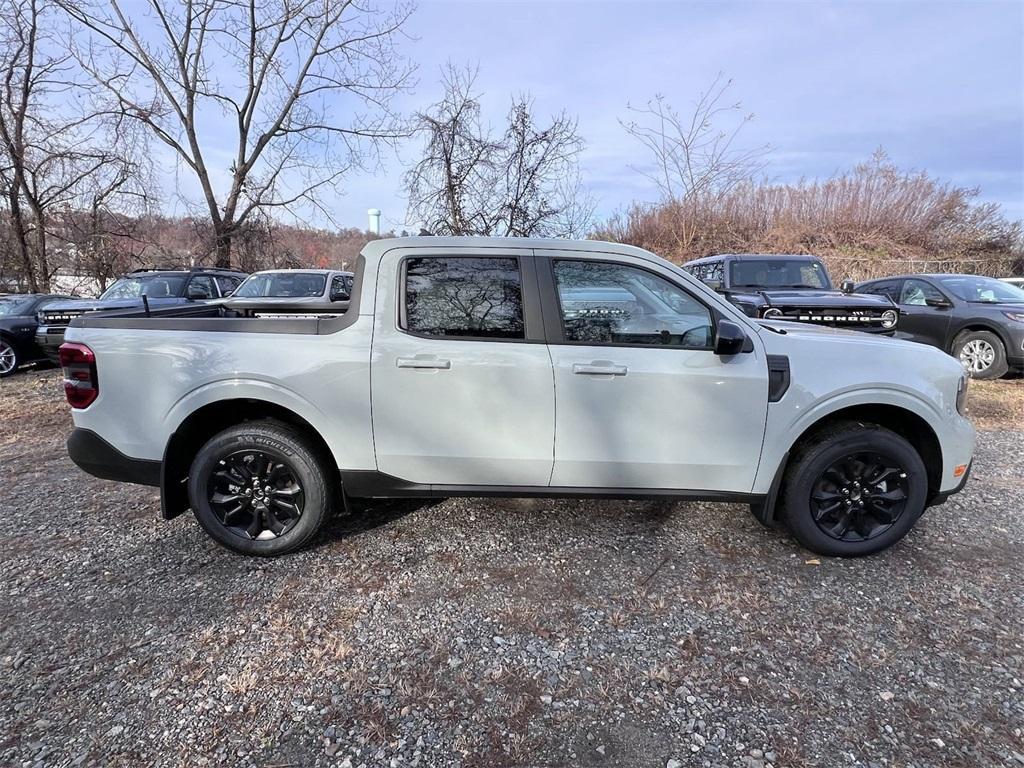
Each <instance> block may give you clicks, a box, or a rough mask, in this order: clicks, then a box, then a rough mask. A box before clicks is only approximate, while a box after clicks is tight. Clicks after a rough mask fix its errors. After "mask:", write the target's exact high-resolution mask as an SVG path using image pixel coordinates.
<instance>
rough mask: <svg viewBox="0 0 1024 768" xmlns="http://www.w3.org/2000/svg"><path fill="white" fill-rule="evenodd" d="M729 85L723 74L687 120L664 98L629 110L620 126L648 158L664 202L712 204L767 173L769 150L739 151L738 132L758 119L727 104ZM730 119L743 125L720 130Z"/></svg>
mask: <svg viewBox="0 0 1024 768" xmlns="http://www.w3.org/2000/svg"><path fill="white" fill-rule="evenodd" d="M731 85H732V80H726V79H724V78H723V76H722V74H721V73H719V74H718V75H717V76H716V77H715V79H714V80H713V81H712V83H711V86H710V87H709V88H708V89H707V90H706V91H704V92H703V93H701V94H700V97H699V98H698V99H697V102H696V104H695V105H694V108H693V112H692V113H690V114H688V115H680V114H679V113H678V112H676V110H675V109H673V107H672V106H671V105H670V104H669V103H668V102H667V101H666V100H665V97H664V96H661V95H657V96H655V97H654V98H653V99H652V100H651V101H649V102H648V103H647V104H646V106H644V107H631V106H628V105H627V108H628V109H629V111H630V112H632V113H633V115H634V118H633V119H631V120H620V121H619V122H620V124H621V125H622V127H623V128H625V129H626V132H627V133H628V134H629V135H630V136H632V137H633V138H635V139H637V140H638V141H639V142H640V143H641V144H643V145H644V147H645V148H646V149H647V150H648V152H649V153H650V156H651V159H652V160H653V162H654V170H653V171H642V172H643V173H644V174H645V175H646V176H647V177H648V178H650V179H651V180H652V181H653V182H654V183H655V184H657V186H658V189H659V191H660V192H661V195H662V201H661V202H669V203H684V202H689V201H698V200H713V199H714V198H717V197H721V196H723V195H726V194H728V193H729V192H730V191H731V190H733V189H734V188H735V187H736V186H738V185H739V184H742V183H744V182H747V181H749V180H750V179H752V178H753V177H755V176H757V175H758V174H760V173H761V171H763V170H764V168H765V167H766V164H767V162H766V155H767V153H768V150H769V148H768V146H767V145H761V146H757V147H754V148H747V149H743V148H740V147H738V146H737V145H736V138H737V136H738V135H739V133H740V131H742V130H743V128H744V126H746V125H747V124H748V123H750V121H752V120H753V119H754V116H753V114H749V113H748V114H743V112H742V105H741V104H740V103H739V102H728V101H726V96H727V91H728V90H729V88H730V86H731ZM730 115H739V119H738V120H736V121H734V124H733V125H731V126H729V127H722V123H723V122H725V121H728V120H729V118H730Z"/></svg>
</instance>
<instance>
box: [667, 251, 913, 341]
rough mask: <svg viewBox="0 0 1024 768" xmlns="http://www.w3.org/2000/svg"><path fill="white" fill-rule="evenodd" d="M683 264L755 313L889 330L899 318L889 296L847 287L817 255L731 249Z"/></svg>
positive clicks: (849, 284)
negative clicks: (839, 286)
mask: <svg viewBox="0 0 1024 768" xmlns="http://www.w3.org/2000/svg"><path fill="white" fill-rule="evenodd" d="M683 269H685V270H687V271H688V272H690V273H691V274H692V275H694V276H695V277H697V278H698V279H700V280H702V281H704V283H706V284H707V285H708V286H709V287H711V288H713V289H714V290H716V291H718V292H719V293H722V294H723V295H724V296H725V297H726V298H727V299H729V301H731V302H732V303H733V304H735V305H736V306H737V307H739V308H740V309H742V310H743V312H744V313H745V314H747V315H749V316H750V317H756V318H761V319H764V320H790V321H795V322H804V323H814V324H816V325H828V326H832V327H836V328H848V329H856V330H859V331H867V332H868V333H882V334H888V335H892V334H893V333H895V331H896V324H897V322H898V321H899V310H898V309H897V307H896V305H895V304H894V303H893V302H892V300H891V299H889V298H888V297H886V296H871V295H867V294H860V293H853V283H852V281H846V282H844V283H843V288H842V290H838V289H836V288H834V287H833V285H832V280H831V278H829V275H828V270H827V269H826V268H825V264H824V263H823V262H822V261H821V259H819V258H818V257H817V256H809V255H774V254H761V253H726V254H720V255H718V256H708V257H706V258H703V259H696V260H695V261H691V262H688V263H687V264H684V265H683Z"/></svg>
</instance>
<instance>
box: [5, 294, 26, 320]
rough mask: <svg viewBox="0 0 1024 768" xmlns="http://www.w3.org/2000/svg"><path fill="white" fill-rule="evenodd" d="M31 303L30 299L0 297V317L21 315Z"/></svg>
mask: <svg viewBox="0 0 1024 768" xmlns="http://www.w3.org/2000/svg"><path fill="white" fill-rule="evenodd" d="M31 304H32V299H15V298H9V299H0V317H4V316H8V317H12V316H14V315H23V314H25V312H27V311H28V308H29V306H30V305H31Z"/></svg>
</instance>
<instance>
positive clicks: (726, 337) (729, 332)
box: [715, 320, 747, 357]
mask: <svg viewBox="0 0 1024 768" xmlns="http://www.w3.org/2000/svg"><path fill="white" fill-rule="evenodd" d="M746 343H747V334H745V333H744V332H743V329H742V328H740V327H739V326H738V325H736V323H734V322H732V321H730V320H719V321H718V327H717V328H716V330H715V354H716V355H721V356H723V357H726V356H728V355H738V354H739V353H740V352H742V351H743V347H744V346H746Z"/></svg>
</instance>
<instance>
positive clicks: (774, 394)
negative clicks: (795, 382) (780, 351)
mask: <svg viewBox="0 0 1024 768" xmlns="http://www.w3.org/2000/svg"><path fill="white" fill-rule="evenodd" d="M789 383H790V373H789V358H788V357H786V356H785V355H768V402H769V403H777V402H779V400H781V399H782V397H783V395H785V394H786V392H787V391H788V390H789Z"/></svg>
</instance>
